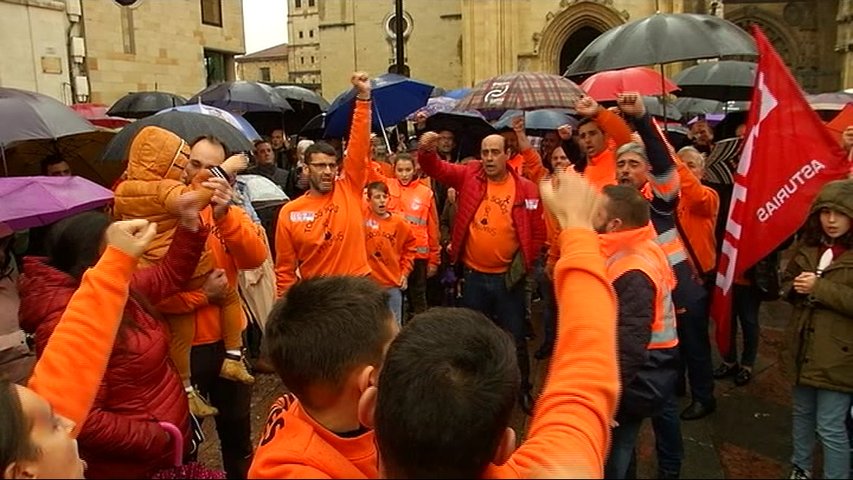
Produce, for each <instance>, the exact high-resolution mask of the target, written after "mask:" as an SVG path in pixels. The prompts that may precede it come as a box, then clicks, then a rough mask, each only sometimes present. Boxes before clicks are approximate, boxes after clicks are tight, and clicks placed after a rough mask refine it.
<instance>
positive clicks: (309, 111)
mask: <svg viewBox="0 0 853 480" xmlns="http://www.w3.org/2000/svg"><path fill="white" fill-rule="evenodd" d="M274 89H275V91H276V92H278V93H280V94H281V95H282V96H283V97H284V98H286V99H287V101H288V103H290V106H291V107H293V111H292V112H287V113H285V114H284V129H285V131H287V133H295V132H298V131H299V130H301V129H302V127H304V126H305V124H306V123H308V121H309V120H311V119H312V118H314V117H316V116H317V115H319V114H321V113H323V112H325V111H326V110H328V109H329V102H328V101H326V99H325V98H323V97H321V96H320V95H318V94H317V93H316V92H313V91H311V90H308V89H307V88H303V87H299V86H296V85H281V86H277V87H274ZM263 116H264V114H257V113H248V114H246V119H247V120H249V121H250V122H253V121H254V122H256V123H259V124H260V125H259V126H261V127H264V126H268V127H269V126H272V125H264V121H263V120H261V118H262V117H263ZM266 116H269V115H268V114H267V115H266ZM267 123H269V121H267Z"/></svg>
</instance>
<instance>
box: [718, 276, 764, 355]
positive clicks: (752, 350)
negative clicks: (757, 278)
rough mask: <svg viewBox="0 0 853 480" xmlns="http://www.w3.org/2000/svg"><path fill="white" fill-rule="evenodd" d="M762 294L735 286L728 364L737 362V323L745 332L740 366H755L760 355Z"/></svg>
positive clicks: (742, 286)
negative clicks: (759, 336) (756, 358)
mask: <svg viewBox="0 0 853 480" xmlns="http://www.w3.org/2000/svg"><path fill="white" fill-rule="evenodd" d="M760 295H761V293H760V292H759V291H758V289H757V288H754V287H752V286H750V285H735V286H734V289H733V293H732V297H733V298H732V325H731V330H732V333H731V348H729V353H728V355H726V356H725V357H724V358H723V360H725V362H726V363H735V362H737V323H735V320H737V321H738V322H740V329H741V331H742V332H743V352H742V353H741V355H740V364H741V365H743V366H745V367H751V366H753V365H755V357H756V356H757V355H758V335H759V333H760V332H759V326H758V310H759V308H761V296H760Z"/></svg>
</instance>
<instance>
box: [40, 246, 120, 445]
mask: <svg viewBox="0 0 853 480" xmlns="http://www.w3.org/2000/svg"><path fill="white" fill-rule="evenodd" d="M136 263H137V260H136V259H135V258H133V257H131V256H129V255H127V254H125V253H124V252H122V251H120V250H118V249H116V248H114V247H111V246H109V247H107V249H106V250H105V251H104V254H103V255H101V258H100V260H98V263H97V264H96V265H95V266H94V267H92V268H90V269H89V270H88V271H87V272H86V273H84V274H83V279H82V280H81V281H80V287H79V288H78V289H77V291H76V292H74V295H73V296H72V297H71V301H70V302H69V303H68V307H67V308H66V309H65V313H63V314H62V318H61V319H60V320H59V323H58V324H57V326H56V329H55V330H54V331H53V335H51V337H50V342H48V344H47V347H46V348H45V350H44V353H43V354H42V356H41V358H40V359H39V361H38V363H36V366H35V370H34V371H33V375H32V376H31V377H30V380H29V382H28V385H27V386H28V387H30V388H31V389H32V390H33V391H35V392H36V393H38V394H39V395H41V396H42V397H44V399H45V400H47V403H49V404H50V405H51V406H52V407H53V408H54V410H55V411H56V413H58V414H59V415H62V416H63V417H65V418H67V419H69V420H71V421H72V422H74V423H75V424H76V426H75V427H74V431H73V432H72V435H73V436H74V437H76V436H77V434H78V433H80V427H82V426H83V422H84V421H85V420H86V417H87V416H88V414H89V410H90V409H91V408H92V403H93V402H94V401H95V395H96V394H97V393H98V390H99V389H100V387H101V379H102V378H103V377H104V372H105V371H106V369H107V362H108V361H109V359H110V352H112V349H113V343H115V338H116V333H117V332H118V327H119V324H120V323H121V319H122V318H123V317H124V305H125V303H127V296H128V285H129V284H130V278H131V276H132V275H133V271H134V269H135V268H136Z"/></svg>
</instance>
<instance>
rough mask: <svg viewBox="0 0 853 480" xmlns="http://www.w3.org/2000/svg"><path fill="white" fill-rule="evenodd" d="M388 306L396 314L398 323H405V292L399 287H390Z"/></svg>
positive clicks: (395, 317) (395, 318)
mask: <svg viewBox="0 0 853 480" xmlns="http://www.w3.org/2000/svg"><path fill="white" fill-rule="evenodd" d="M388 308H390V309H391V312H392V313H393V314H394V320H397V325H400V326H402V325H403V292H402V291H401V290H400V289H399V288H396V287H395V288H389V289H388Z"/></svg>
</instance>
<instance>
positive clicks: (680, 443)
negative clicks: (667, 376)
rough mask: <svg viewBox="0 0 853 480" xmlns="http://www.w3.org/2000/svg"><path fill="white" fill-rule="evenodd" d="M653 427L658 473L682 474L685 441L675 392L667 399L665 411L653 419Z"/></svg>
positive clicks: (664, 406)
mask: <svg viewBox="0 0 853 480" xmlns="http://www.w3.org/2000/svg"><path fill="white" fill-rule="evenodd" d="M652 427H653V428H654V431H655V450H657V455H658V471H659V472H669V473H680V472H681V462H682V460H684V440H683V439H682V438H681V418H680V417H679V416H678V399H677V398H676V396H675V392H672V394H671V395H669V396H668V397H667V398H666V401H665V403H664V405H663V410H661V412H660V413H659V414H657V415H656V416H654V417H652Z"/></svg>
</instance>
